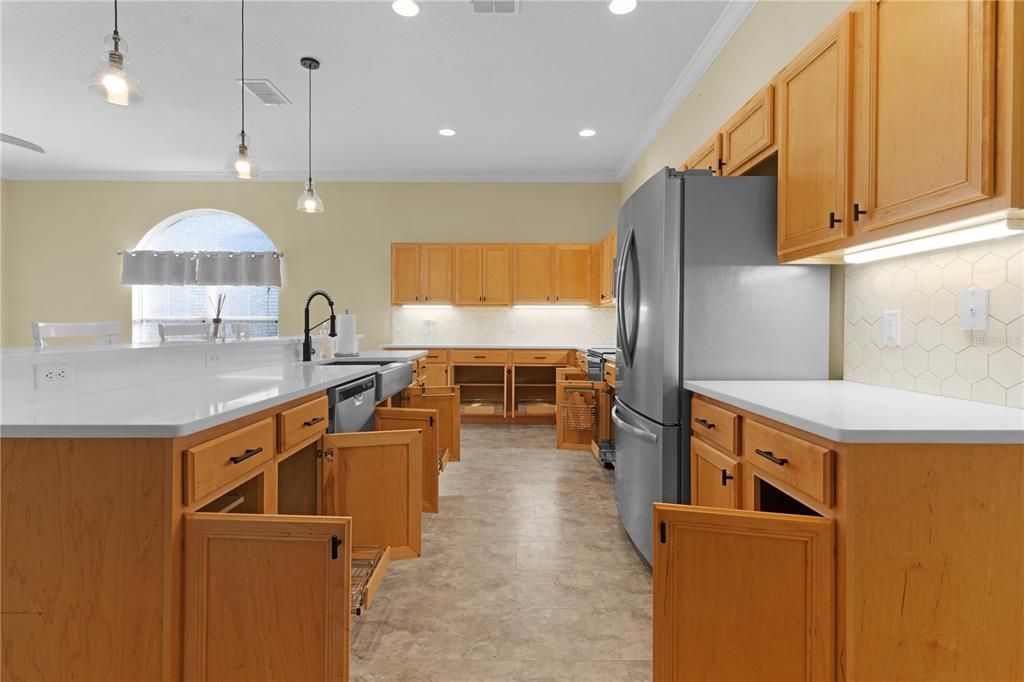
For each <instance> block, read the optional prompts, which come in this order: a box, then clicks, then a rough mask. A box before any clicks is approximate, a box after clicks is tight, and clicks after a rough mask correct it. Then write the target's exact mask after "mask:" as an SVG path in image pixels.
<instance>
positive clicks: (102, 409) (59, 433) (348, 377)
mask: <svg viewBox="0 0 1024 682" xmlns="http://www.w3.org/2000/svg"><path fill="white" fill-rule="evenodd" d="M371 356H372V357H374V358H376V357H378V356H379V355H378V354H377V353H376V352H374V353H367V355H366V357H368V358H369V357H371ZM376 370H377V366H376V365H324V364H319V363H303V362H286V363H279V364H273V365H264V366H259V367H251V368H247V369H236V370H234V371H227V372H222V373H216V374H209V375H207V376H203V377H197V378H191V379H184V380H181V381H168V382H163V383H149V384H139V385H135V386H131V387H127V388H121V389H117V390H112V391H104V392H102V393H93V394H90V395H81V396H69V397H64V398H58V399H54V400H49V401H45V402H34V403H28V402H21V401H17V400H11V396H5V397H4V400H3V402H2V403H0V434H2V435H3V436H4V437H9V438H16V437H25V438H61V437H67V438H173V437H177V436H184V435H188V434H191V433H195V432H197V431H202V430H203V429H208V428H210V427H212V426H217V425H219V424H223V423H226V422H229V421H232V420H234V419H238V418H239V417H244V416H246V415H249V414H253V413H254V412H259V411H260V410H265V409H267V408H271V407H275V406H277V405H280V404H283V403H286V402H288V401H290V400H294V399H296V398H301V397H303V396H307V395H311V394H314V393H318V392H320V391H324V390H326V389H328V388H330V387H331V386H337V385H338V384H343V383H346V382H348V381H353V380H356V379H360V378H362V377H366V376H370V375H371V374H374V373H375V372H376ZM140 376H144V372H140Z"/></svg>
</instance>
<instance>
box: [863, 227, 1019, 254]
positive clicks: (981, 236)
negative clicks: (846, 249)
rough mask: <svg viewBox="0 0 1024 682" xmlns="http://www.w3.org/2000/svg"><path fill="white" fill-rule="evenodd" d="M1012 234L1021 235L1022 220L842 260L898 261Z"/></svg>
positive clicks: (932, 236)
mask: <svg viewBox="0 0 1024 682" xmlns="http://www.w3.org/2000/svg"><path fill="white" fill-rule="evenodd" d="M1013 235H1024V218H1003V219H1001V220H996V221H994V222H988V223H984V224H982V225H974V226H971V227H965V228H963V229H960V230H956V231H955V232H942V233H940V234H930V235H928V236H923V237H918V238H916V239H910V240H908V241H905V242H899V243H896V244H889V245H887V246H879V247H876V248H872V249H864V250H863V251H855V252H854V253H847V254H844V255H843V260H844V261H845V262H847V263H852V264H856V263H872V262H874V261H879V260H885V259H887V258H898V257H900V256H909V255H911V254H915V253H924V252H926V251H936V250H938V249H948V248H950V247H953V246H963V245H965V244H973V243H975V242H984V241H989V240H992V239H1002V238H1003V237H1012V236H1013Z"/></svg>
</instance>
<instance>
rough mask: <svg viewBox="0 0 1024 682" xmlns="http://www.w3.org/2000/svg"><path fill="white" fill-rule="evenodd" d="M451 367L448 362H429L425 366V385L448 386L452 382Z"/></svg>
mask: <svg viewBox="0 0 1024 682" xmlns="http://www.w3.org/2000/svg"><path fill="white" fill-rule="evenodd" d="M449 374H451V368H450V367H449V366H448V364H447V363H445V364H438V363H433V362H428V363H427V364H426V365H425V366H424V368H423V377H424V383H423V385H424V386H447V385H448V384H449V383H450V379H449Z"/></svg>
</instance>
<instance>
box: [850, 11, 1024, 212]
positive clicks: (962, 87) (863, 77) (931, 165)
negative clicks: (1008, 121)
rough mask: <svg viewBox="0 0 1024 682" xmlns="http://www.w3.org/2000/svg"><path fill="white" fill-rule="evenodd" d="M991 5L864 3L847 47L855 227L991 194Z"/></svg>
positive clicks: (993, 45)
mask: <svg viewBox="0 0 1024 682" xmlns="http://www.w3.org/2000/svg"><path fill="white" fill-rule="evenodd" d="M995 5H996V3H993V2H983V1H982V0H958V1H957V2H900V1H893V0H881V1H878V2H871V3H868V6H867V7H866V10H865V12H864V17H863V18H864V33H865V35H864V37H863V40H859V41H858V44H857V54H856V55H855V59H856V68H857V71H858V75H859V79H858V80H859V85H860V88H861V91H859V92H858V93H857V97H856V100H855V101H856V110H855V111H856V116H855V121H856V126H857V127H856V130H855V134H856V141H857V145H858V146H859V147H862V149H861V154H859V155H858V161H859V164H858V165H859V167H858V168H857V173H856V178H855V183H856V185H855V189H854V192H853V196H852V197H851V201H852V203H855V204H856V208H857V209H858V215H857V216H853V217H854V219H855V220H856V221H857V223H856V225H855V227H856V228H857V229H858V230H872V229H876V228H880V227H884V226H886V225H891V224H893V223H897V222H900V221H903V220H907V219H909V218H913V217H916V216H921V215H925V214H928V213H934V212H936V211H940V210H942V209H946V208H949V207H952V206H957V205H960V204H964V203H968V202H971V201H975V200H978V199H982V198H985V197H988V196H991V195H992V194H993V192H994V170H995V167H994V160H993V154H994V151H993V138H994V132H995V114H994V108H995V104H996V98H995V96H994V88H995V82H996V74H995V68H996V67H995V52H996V21H995V10H996V7H995ZM1018 115H1019V114H1018ZM851 211H852V209H851ZM861 211H864V213H861ZM851 215H852V213H851Z"/></svg>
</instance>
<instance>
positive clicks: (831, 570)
mask: <svg viewBox="0 0 1024 682" xmlns="http://www.w3.org/2000/svg"><path fill="white" fill-rule="evenodd" d="M653 532H654V566H653V570H654V679H655V680H656V681H658V682H687V681H690V680H692V681H694V682H697V681H704V680H745V681H747V682H758V681H764V682H768V681H773V682H774V681H777V680H791V681H792V680H807V681H808V682H810V681H813V682H822V681H824V680H834V679H835V655H834V651H835V559H834V554H833V548H834V529H833V522H832V520H831V519H825V518H820V517H808V516H798V515H792V514H772V513H768V512H756V511H739V510H731V509H711V508H706V507H690V506H683V505H668V504H655V505H654V528H653Z"/></svg>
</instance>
